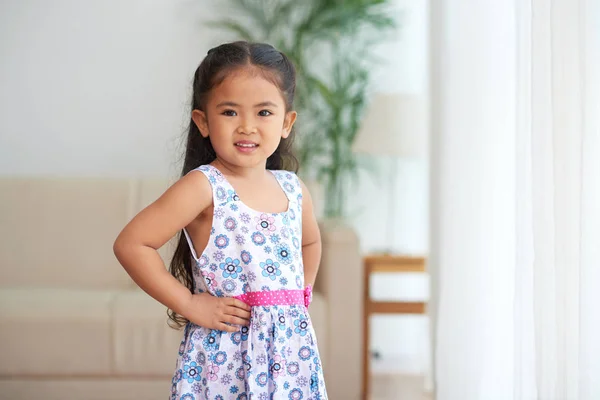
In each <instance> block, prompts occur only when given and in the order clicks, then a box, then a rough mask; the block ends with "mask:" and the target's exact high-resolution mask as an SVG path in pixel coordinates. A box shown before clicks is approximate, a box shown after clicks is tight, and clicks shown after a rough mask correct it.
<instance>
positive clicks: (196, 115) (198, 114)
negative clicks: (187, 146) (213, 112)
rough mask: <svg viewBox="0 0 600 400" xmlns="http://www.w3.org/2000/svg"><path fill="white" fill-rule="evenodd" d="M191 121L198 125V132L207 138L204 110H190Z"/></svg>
mask: <svg viewBox="0 0 600 400" xmlns="http://www.w3.org/2000/svg"><path fill="white" fill-rule="evenodd" d="M192 121H194V124H196V126H197V127H198V130H199V131H200V134H201V135H202V137H205V138H207V137H208V133H209V132H208V121H207V119H206V113H205V112H204V111H200V110H193V111H192Z"/></svg>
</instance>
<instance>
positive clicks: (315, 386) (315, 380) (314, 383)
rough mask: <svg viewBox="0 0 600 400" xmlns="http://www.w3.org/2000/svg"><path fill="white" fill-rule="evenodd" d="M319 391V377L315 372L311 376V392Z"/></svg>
mask: <svg viewBox="0 0 600 400" xmlns="http://www.w3.org/2000/svg"><path fill="white" fill-rule="evenodd" d="M317 390H319V377H318V375H317V373H316V372H313V373H312V375H311V376H310V391H311V392H316V391H317Z"/></svg>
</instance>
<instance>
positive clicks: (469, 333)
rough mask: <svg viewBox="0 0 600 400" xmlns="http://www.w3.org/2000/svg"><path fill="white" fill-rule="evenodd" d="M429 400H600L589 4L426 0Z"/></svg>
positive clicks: (598, 51) (599, 265) (596, 27)
mask: <svg viewBox="0 0 600 400" xmlns="http://www.w3.org/2000/svg"><path fill="white" fill-rule="evenodd" d="M430 9H431V16H432V18H431V41H432V42H431V49H432V52H431V70H432V75H431V77H432V80H431V83H432V88H431V89H432V90H431V103H432V114H431V117H432V141H431V142H432V149H431V150H432V153H431V157H432V168H431V171H432V176H431V183H432V187H431V198H432V199H431V207H432V209H431V221H432V222H431V223H432V227H431V231H432V238H431V257H430V271H431V273H432V278H433V283H432V286H433V288H432V289H433V290H432V292H433V294H432V296H433V300H432V307H431V313H432V316H433V321H434V322H433V348H434V356H433V363H434V377H433V378H434V384H435V390H436V398H437V399H438V400H455V399H461V400H470V399H482V400H493V399H498V400H508V399H523V400H525V399H527V400H531V399H540V400H571V399H572V400H596V399H600V0H514V1H512V2H508V1H496V0H432V2H431V4H430Z"/></svg>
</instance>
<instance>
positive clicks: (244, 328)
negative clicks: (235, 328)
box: [240, 326, 250, 341]
mask: <svg viewBox="0 0 600 400" xmlns="http://www.w3.org/2000/svg"><path fill="white" fill-rule="evenodd" d="M249 332H250V329H249V328H248V327H247V326H242V329H240V334H241V338H242V341H246V340H248V333H249Z"/></svg>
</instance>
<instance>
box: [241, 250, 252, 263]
mask: <svg viewBox="0 0 600 400" xmlns="http://www.w3.org/2000/svg"><path fill="white" fill-rule="evenodd" d="M240 258H241V259H242V262H243V263H244V264H246V265H248V264H250V262H251V261H252V254H250V253H249V252H248V251H246V250H242V254H240Z"/></svg>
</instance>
